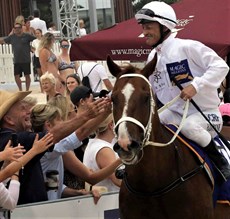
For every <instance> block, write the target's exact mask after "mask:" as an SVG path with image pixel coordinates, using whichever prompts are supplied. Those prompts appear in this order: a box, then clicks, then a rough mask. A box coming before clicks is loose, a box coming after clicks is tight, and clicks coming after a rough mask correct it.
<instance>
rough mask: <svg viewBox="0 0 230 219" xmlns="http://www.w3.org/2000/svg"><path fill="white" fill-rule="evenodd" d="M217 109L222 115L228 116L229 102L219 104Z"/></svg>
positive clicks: (229, 111) (229, 112)
mask: <svg viewBox="0 0 230 219" xmlns="http://www.w3.org/2000/svg"><path fill="white" fill-rule="evenodd" d="M219 110H220V113H221V115H222V116H230V103H225V104H220V106H219Z"/></svg>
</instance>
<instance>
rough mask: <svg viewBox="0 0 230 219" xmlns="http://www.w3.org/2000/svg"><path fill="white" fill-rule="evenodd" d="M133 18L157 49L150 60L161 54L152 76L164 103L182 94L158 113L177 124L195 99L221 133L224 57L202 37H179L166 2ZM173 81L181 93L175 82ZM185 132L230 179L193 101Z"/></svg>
mask: <svg viewBox="0 0 230 219" xmlns="http://www.w3.org/2000/svg"><path fill="white" fill-rule="evenodd" d="M135 18H136V19H137V21H138V23H139V24H141V26H142V28H143V34H144V36H145V37H146V43H147V44H148V45H150V46H152V48H153V50H152V51H151V53H150V54H149V57H148V62H149V61H150V60H152V59H153V57H154V56H155V55H157V64H156V69H155V71H154V72H153V74H152V75H151V76H150V77H149V80H150V83H151V85H152V88H153V90H154V93H155V94H156V96H157V98H158V100H159V101H160V102H161V103H162V104H166V103H167V102H169V101H171V100H172V99H173V98H174V97H176V96H177V95H180V97H181V98H179V99H178V100H177V102H175V104H174V105H172V106H170V107H168V109H166V110H165V111H163V112H162V113H160V115H159V116H160V120H161V122H162V123H163V124H168V123H173V124H176V125H179V124H180V121H181V119H182V115H183V106H184V101H186V100H187V99H189V100H191V99H193V100H194V101H195V102H196V103H197V105H198V106H199V108H200V109H201V110H202V112H203V114H204V115H205V116H206V117H207V118H208V120H209V121H210V122H211V123H212V125H213V126H214V127H215V128H216V130H218V131H220V130H221V128H222V125H223V124H222V123H223V121H222V117H221V114H220V111H219V109H218V105H219V103H220V99H219V97H218V93H217V89H218V88H219V86H220V84H221V82H222V81H223V80H224V78H225V76H226V75H227V73H228V71H229V67H228V65H227V64H226V63H225V61H224V60H223V59H222V58H221V57H219V56H218V55H217V54H216V53H215V52H214V51H213V50H212V49H210V48H208V47H207V46H205V45H203V44H202V43H200V42H198V41H194V40H188V39H179V38H175V34H173V33H172V30H173V28H175V26H176V25H177V20H176V14H175V12H174V10H173V8H172V7H171V6H169V5H167V4H166V3H164V2H157V1H153V2H150V3H148V4H146V5H145V6H144V7H143V8H142V9H141V10H140V11H138V12H137V14H136V15H135ZM175 80H176V82H177V83H179V84H180V85H181V86H182V87H183V89H182V91H180V89H179V88H178V87H177V86H175V83H174V82H172V81H175ZM181 133H182V134H183V135H184V136H185V137H187V138H188V139H191V140H193V141H194V142H196V143H197V144H199V145H200V146H201V147H203V149H204V151H205V152H206V153H207V154H208V156H209V157H210V159H211V160H212V161H213V163H214V164H215V166H216V167H217V168H218V169H219V171H220V173H221V174H222V177H223V179H224V180H225V181H226V180H227V179H228V178H230V165H229V163H228V161H227V159H226V158H225V157H224V156H223V155H222V154H221V153H219V151H218V150H217V148H216V145H215V142H214V141H213V138H214V137H215V136H216V135H217V133H216V131H215V130H214V129H213V128H212V126H211V125H210V124H209V123H208V122H207V121H206V120H205V118H204V117H203V116H202V115H201V114H200V113H199V112H198V111H197V109H196V108H195V107H194V106H193V105H192V104H191V103H190V106H189V110H188V116H187V118H186V119H185V121H184V125H183V128H182V129H181Z"/></svg>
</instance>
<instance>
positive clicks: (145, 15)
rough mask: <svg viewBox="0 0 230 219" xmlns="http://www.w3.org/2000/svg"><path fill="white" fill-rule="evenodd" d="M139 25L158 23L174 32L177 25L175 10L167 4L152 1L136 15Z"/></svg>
mask: <svg viewBox="0 0 230 219" xmlns="http://www.w3.org/2000/svg"><path fill="white" fill-rule="evenodd" d="M135 18H136V20H137V21H138V23H142V22H143V21H149V22H151V21H157V22H159V23H160V24H162V25H164V26H166V27H167V28H168V29H170V30H172V29H173V28H174V27H175V26H176V25H177V19H176V14H175V11H174V10H173V8H172V7H171V6H170V5H168V4H166V3H165V2H158V1H152V2H150V3H148V4H146V5H144V6H143V8H142V9H141V10H140V11H138V12H137V13H136V15H135Z"/></svg>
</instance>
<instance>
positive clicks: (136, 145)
mask: <svg viewBox="0 0 230 219" xmlns="http://www.w3.org/2000/svg"><path fill="white" fill-rule="evenodd" d="M139 147H140V144H139V143H138V142H137V141H132V142H131V144H129V145H128V150H129V151H130V150H132V149H137V148H139Z"/></svg>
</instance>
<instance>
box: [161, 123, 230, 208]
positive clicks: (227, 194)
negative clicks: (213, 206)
mask: <svg viewBox="0 0 230 219" xmlns="http://www.w3.org/2000/svg"><path fill="white" fill-rule="evenodd" d="M165 127H166V128H167V129H168V130H169V131H170V132H172V133H175V132H176V131H177V128H178V127H177V126H175V125H172V124H169V125H167V126H165ZM177 138H178V139H179V140H180V141H182V142H183V143H184V144H185V145H186V146H187V147H188V148H189V149H190V150H191V152H192V153H193V154H194V155H195V157H197V159H198V162H201V163H204V162H205V165H204V167H205V168H204V169H205V171H206V174H207V177H208V178H209V179H210V181H211V184H212V186H213V201H214V203H216V202H217V203H222V204H229V205H230V180H228V181H227V182H223V183H221V184H220V183H219V181H218V174H219V172H218V171H217V169H216V168H215V166H214V165H213V163H212V162H211V160H210V159H209V157H208V155H207V154H206V153H205V151H204V150H203V149H202V147H200V146H199V145H198V144H196V143H195V142H193V141H192V140H190V139H188V138H186V137H185V136H184V135H183V134H181V133H179V135H178V137H177ZM214 141H215V143H216V146H217V147H218V150H219V152H220V153H222V154H223V155H224V156H225V158H226V159H227V160H228V161H229V162H230V151H229V149H228V148H227V147H226V146H225V145H224V143H223V142H222V141H221V139H220V138H219V137H218V136H217V137H215V138H214Z"/></svg>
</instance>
